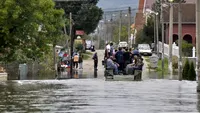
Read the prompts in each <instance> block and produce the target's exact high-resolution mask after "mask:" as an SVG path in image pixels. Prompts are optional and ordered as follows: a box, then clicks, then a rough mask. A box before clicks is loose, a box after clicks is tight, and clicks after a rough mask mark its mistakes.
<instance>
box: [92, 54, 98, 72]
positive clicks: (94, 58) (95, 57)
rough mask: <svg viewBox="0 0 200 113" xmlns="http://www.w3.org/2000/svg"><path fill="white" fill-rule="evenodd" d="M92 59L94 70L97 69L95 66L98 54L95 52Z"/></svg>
mask: <svg viewBox="0 0 200 113" xmlns="http://www.w3.org/2000/svg"><path fill="white" fill-rule="evenodd" d="M92 59H93V60H94V70H97V67H98V55H97V52H95V53H94V55H93V57H92Z"/></svg>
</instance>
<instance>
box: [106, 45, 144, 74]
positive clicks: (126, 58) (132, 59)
mask: <svg viewBox="0 0 200 113" xmlns="http://www.w3.org/2000/svg"><path fill="white" fill-rule="evenodd" d="M104 62H105V63H106V68H112V69H114V74H115V75H118V74H120V73H123V74H134V71H135V70H142V67H143V58H142V57H141V55H140V54H139V52H138V50H137V49H135V50H132V48H129V49H128V48H120V47H119V48H118V50H117V49H114V47H113V43H110V44H107V45H106V48H105V55H104Z"/></svg>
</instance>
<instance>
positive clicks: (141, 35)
mask: <svg viewBox="0 0 200 113" xmlns="http://www.w3.org/2000/svg"><path fill="white" fill-rule="evenodd" d="M153 41H154V21H153V17H152V16H150V17H149V18H148V20H147V24H145V25H144V27H143V29H142V30H140V31H138V32H137V34H136V43H137V44H139V43H152V42H153Z"/></svg>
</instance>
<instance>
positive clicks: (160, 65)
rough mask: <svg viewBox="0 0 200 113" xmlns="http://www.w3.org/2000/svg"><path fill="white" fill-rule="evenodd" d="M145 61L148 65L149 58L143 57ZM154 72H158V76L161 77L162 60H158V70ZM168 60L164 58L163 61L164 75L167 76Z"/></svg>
mask: <svg viewBox="0 0 200 113" xmlns="http://www.w3.org/2000/svg"><path fill="white" fill-rule="evenodd" d="M144 59H145V61H146V62H147V63H150V59H149V57H147V56H145V57H144ZM156 71H157V72H158V75H159V76H161V75H162V60H158V68H157V69H156ZM168 72H169V71H168V59H167V58H165V59H164V75H167V74H168Z"/></svg>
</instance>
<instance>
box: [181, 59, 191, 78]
mask: <svg viewBox="0 0 200 113" xmlns="http://www.w3.org/2000/svg"><path fill="white" fill-rule="evenodd" d="M189 68H190V64H189V60H188V59H186V62H185V65H184V67H183V73H182V76H183V79H184V80H188V71H189Z"/></svg>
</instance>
